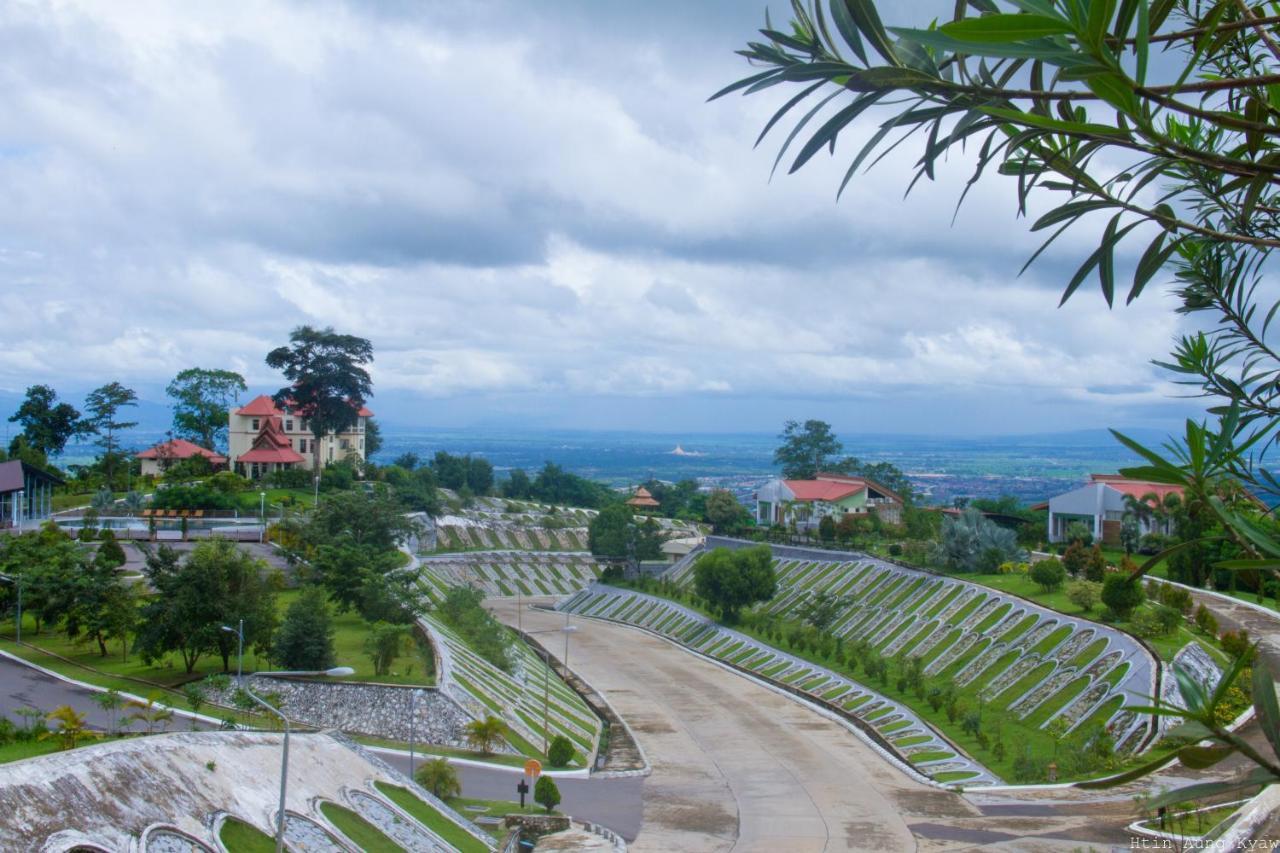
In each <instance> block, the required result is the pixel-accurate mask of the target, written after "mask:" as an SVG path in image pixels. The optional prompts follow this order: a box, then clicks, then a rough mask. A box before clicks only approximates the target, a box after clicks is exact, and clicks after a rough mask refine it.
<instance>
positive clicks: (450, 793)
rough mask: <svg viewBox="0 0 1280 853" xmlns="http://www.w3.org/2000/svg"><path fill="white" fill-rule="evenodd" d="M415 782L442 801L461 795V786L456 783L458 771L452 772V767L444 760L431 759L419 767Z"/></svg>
mask: <svg viewBox="0 0 1280 853" xmlns="http://www.w3.org/2000/svg"><path fill="white" fill-rule="evenodd" d="M417 780H418V784H419V785H421V786H422V787H424V788H426V789H427V790H428V791H430V792H431V793H433V794H435V795H436V796H437V797H439V798H440V799H442V800H444V799H448V798H449V797H456V796H458V795H459V794H461V793H462V785H461V783H459V782H458V771H456V770H454V769H453V765H451V764H450V763H449V761H448V759H445V758H433V759H431V760H430V761H428V762H427V763H425V764H423V765H422V766H421V767H419V768H418V772H417Z"/></svg>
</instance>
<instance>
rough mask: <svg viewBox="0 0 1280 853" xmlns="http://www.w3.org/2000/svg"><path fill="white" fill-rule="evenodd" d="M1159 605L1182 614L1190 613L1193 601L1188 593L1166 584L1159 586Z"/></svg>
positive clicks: (1193, 604) (1180, 588)
mask: <svg viewBox="0 0 1280 853" xmlns="http://www.w3.org/2000/svg"><path fill="white" fill-rule="evenodd" d="M1160 603H1161V604H1163V605H1165V606H1166V607H1172V608H1173V609H1174V610H1177V611H1178V612H1179V613H1184V614H1185V613H1190V612H1191V608H1192V607H1194V606H1195V600H1194V599H1192V598H1191V593H1190V592H1189V591H1187V590H1185V589H1183V588H1182V587H1180V586H1173V585H1172V584H1167V583H1163V584H1160Z"/></svg>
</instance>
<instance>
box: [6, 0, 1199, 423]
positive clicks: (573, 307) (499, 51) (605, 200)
mask: <svg viewBox="0 0 1280 853" xmlns="http://www.w3.org/2000/svg"><path fill="white" fill-rule="evenodd" d="M939 5H941V6H943V7H946V6H949V5H950V4H949V3H941V4H939V3H937V2H934V3H928V2H914V3H909V2H895V3H893V4H891V6H892V7H893V8H894V9H895V12H894V14H895V15H896V17H895V18H894V19H893V20H891V21H890V22H891V23H923V22H925V21H927V18H928V16H929V15H930V14H932V11H930V10H931V8H932V7H937V6H939ZM775 6H778V4H775ZM775 14H777V15H778V16H779V17H782V9H781V8H775ZM762 19H763V6H762V4H758V3H757V4H752V3H742V2H740V0H716V2H712V0H702V2H698V3H689V2H676V0H662V1H661V2H657V1H656V0H655V1H653V2H646V3H625V4H624V3H612V2H608V3H606V2H598V0H556V2H539V3H534V2H529V0H524V2H517V0H510V2H502V0H462V2H453V3H443V2H417V0H403V2H384V3H372V2H359V3H357V2H351V3H342V2H336V0H320V2H316V0H307V2H301V0H299V2H277V0H261V2H254V3H252V4H249V3H203V4H194V3H178V2H168V3H159V2H156V3H152V2H144V0H134V2H130V3H101V2H73V0H65V1H64V0H59V1H58V2H44V1H43V0H40V2H22V0H14V2H9V3H5V4H3V6H0V41H2V44H0V47H2V49H0V188H2V189H3V195H4V198H5V200H6V203H5V204H4V205H3V206H0V316H3V317H4V318H5V319H4V321H3V324H2V326H0V327H2V328H3V332H2V333H0V340H2V341H3V343H4V348H5V352H6V358H5V359H3V360H2V361H0V394H4V393H5V392H9V393H20V392H21V390H22V389H23V388H24V387H25V386H27V385H29V384H32V383H35V382H47V383H50V384H53V385H54V386H55V387H57V388H58V389H59V390H60V391H62V392H63V393H64V395H65V396H69V397H71V398H72V399H73V400H74V399H77V398H78V397H79V395H81V394H82V393H83V392H84V391H85V390H87V389H88V388H90V387H93V386H94V385H97V384H101V383H102V382H104V381H107V380H110V379H118V380H120V381H122V382H125V383H126V384H128V385H131V386H133V387H135V388H137V389H138V390H139V392H140V393H141V394H142V395H143V396H144V397H145V398H149V399H153V400H156V401H162V400H163V390H162V389H163V387H164V385H165V383H166V382H167V381H168V380H169V378H171V377H172V376H173V375H174V374H175V373H176V372H177V371H179V370H181V369H183V368H186V367H190V366H208V367H215V366H216V367H227V368H232V369H235V370H239V371H241V372H242V373H243V374H244V375H245V376H246V377H248V379H249V381H250V383H251V385H253V386H254V388H255V389H261V390H268V391H270V390H274V389H275V388H276V387H278V385H279V379H278V377H276V376H274V375H273V373H272V372H271V371H270V370H269V369H267V368H266V366H265V365H264V364H263V356H264V355H265V353H266V352H267V350H269V349H270V348H272V347H274V346H276V345H278V344H280V343H283V342H284V341H285V340H286V338H287V336H288V333H289V330H290V329H291V328H293V327H294V326H296V325H299V324H303V323H307V324H313V325H333V326H335V327H337V328H338V329H339V330H341V331H346V332H351V333H355V334H359V335H363V336H365V337H368V338H371V339H372V340H373V342H374V345H375V347H376V349H377V361H376V364H375V365H374V378H375V382H376V386H377V398H376V401H375V406H374V407H375V408H376V409H377V410H378V411H379V413H380V414H381V415H382V416H383V418H384V421H385V422H387V423H388V424H389V425H393V426H394V425H414V424H417V425H432V426H466V425H480V424H488V425H504V426H512V425H522V424H524V425H534V426H539V425H541V426H555V427H573V426H582V427H597V428H628V429H631V428H648V429H656V430H662V431H677V432H678V431H684V430H687V431H737V430H749V431H754V430H775V429H776V428H777V427H778V425H779V424H780V422H781V421H782V420H783V419H785V418H788V417H796V418H805V417H821V418H825V419H827V420H829V421H831V422H833V423H834V424H835V425H836V426H837V427H838V428H840V429H841V430H843V431H846V432H857V431H890V430H901V431H907V432H923V433H939V434H951V433H954V434H962V433H969V434H972V433H1008V432H1029V431H1042V430H1064V429H1074V428H1093V427H1101V426H1108V425H1122V426H1154V427H1165V426H1169V425H1171V424H1173V423H1174V422H1175V420H1176V419H1177V418H1180V417H1182V416H1183V415H1185V414H1186V413H1188V412H1191V411H1195V409H1196V407H1195V406H1194V405H1193V404H1192V403H1189V402H1187V401H1185V400H1179V399H1175V398H1174V396H1173V395H1174V394H1175V391H1174V389H1173V387H1172V386H1170V385H1168V384H1167V379H1166V377H1165V376H1163V375H1162V374H1161V372H1160V371H1159V370H1157V369H1156V368H1153V367H1151V366H1150V365H1149V364H1148V361H1149V359H1151V358H1153V357H1160V356H1162V355H1164V354H1165V353H1166V352H1167V351H1168V348H1169V345H1170V341H1171V339H1172V338H1173V336H1174V335H1175V334H1176V332H1177V321H1176V320H1175V318H1174V316H1173V314H1172V312H1171V311H1170V305H1169V303H1168V301H1167V300H1166V299H1164V298H1163V297H1162V296H1161V295H1160V294H1159V293H1156V292H1151V293H1150V295H1149V296H1146V297H1144V298H1143V299H1142V300H1140V301H1139V302H1138V303H1137V304H1136V305H1135V306H1133V307H1130V308H1117V309H1116V310H1108V309H1107V308H1106V306H1105V304H1104V303H1103V302H1102V299H1101V297H1100V296H1098V295H1097V293H1096V290H1090V291H1089V292H1087V293H1082V294H1081V296H1079V297H1077V298H1076V299H1074V300H1072V302H1071V303H1069V304H1068V306H1067V307H1065V308H1063V309H1057V308H1056V307H1055V306H1056V305H1057V301H1058V296H1059V294H1060V291H1061V287H1062V282H1063V275H1064V272H1065V274H1068V275H1069V272H1070V270H1071V269H1073V268H1074V267H1073V266H1072V262H1073V261H1078V260H1079V258H1080V257H1082V254H1081V253H1082V252H1085V253H1087V248H1086V247H1087V246H1088V245H1089V239H1090V236H1091V235H1089V234H1085V233H1081V234H1079V235H1073V236H1072V237H1069V238H1064V239H1063V240H1062V241H1061V243H1060V245H1059V246H1058V247H1057V248H1056V249H1055V250H1054V251H1055V254H1052V255H1050V256H1048V257H1047V259H1046V260H1045V262H1043V263H1041V264H1039V265H1037V266H1036V267H1035V268H1033V270H1032V271H1031V272H1030V273H1028V274H1027V275H1024V276H1023V277H1021V278H1018V277H1017V276H1016V273H1017V270H1018V268H1019V267H1020V266H1021V264H1022V262H1023V261H1024V260H1025V259H1026V258H1027V257H1028V256H1029V254H1030V253H1031V252H1032V251H1034V248H1035V246H1036V245H1037V244H1036V242H1035V240H1034V238H1032V237H1031V236H1029V235H1028V234H1027V233H1026V224H1025V222H1023V221H1020V220H1018V219H1017V218H1016V217H1015V209H1014V204H1013V189H1012V187H1011V186H1009V185H1008V184H1006V183H1003V182H1000V181H996V182H986V183H984V184H983V185H981V186H980V187H979V188H978V189H977V190H976V191H975V192H974V193H973V194H971V197H970V199H969V201H968V202H967V203H966V206H965V207H964V208H963V209H962V211H961V214H960V217H959V219H958V220H957V221H956V222H955V224H954V225H953V224H952V223H951V217H952V212H953V207H954V202H955V200H956V197H957V192H958V188H959V187H960V186H961V185H962V182H963V179H964V178H965V177H967V171H966V170H965V169H964V164H963V163H957V164H955V168H953V169H951V170H949V171H948V172H947V173H946V174H944V175H943V176H942V179H941V180H940V181H939V182H938V183H937V184H936V185H931V186H924V187H921V188H918V189H917V191H916V192H915V193H913V195H912V196H911V197H910V198H908V199H906V200H903V197H902V196H903V190H904V188H905V186H906V182H907V179H906V178H905V177H904V176H905V175H906V174H907V170H909V168H910V163H911V159H912V158H911V152H910V151H904V152H903V153H902V155H901V156H894V157H890V158H888V159H887V160H886V161H884V162H883V163H882V164H881V165H880V166H878V167H877V168H876V169H875V170H873V171H871V172H870V173H869V174H867V175H865V176H863V177H861V178H859V179H858V180H856V181H855V183H854V184H853V185H852V188H851V190H850V191H848V192H847V193H846V194H845V196H844V198H843V199H842V200H841V201H839V202H838V203H837V201H836V199H835V193H834V189H835V185H836V183H837V182H838V180H839V177H840V176H841V175H842V174H843V169H844V165H843V163H845V162H847V159H846V158H847V157H848V156H849V152H850V151H851V150H856V140H855V139H852V138H851V139H847V140H844V141H843V142H842V144H841V145H840V147H839V149H838V151H837V157H836V159H835V160H834V161H825V160H826V158H825V157H823V158H820V159H822V160H824V161H825V162H817V161H815V163H814V164H812V165H811V166H810V167H806V169H805V170H803V171H802V172H801V173H799V174H797V175H793V176H790V177H786V176H783V175H781V174H780V175H779V176H777V177H775V178H774V179H773V180H772V182H771V181H770V180H769V169H770V166H771V165H772V160H773V156H774V154H775V153H776V147H775V146H776V141H775V143H773V144H771V143H769V142H766V143H765V144H764V145H763V146H761V148H760V149H759V150H754V151H753V150H752V142H753V141H754V139H755V137H756V134H757V133H758V131H759V129H760V127H761V126H762V125H763V123H764V121H765V120H767V118H768V116H769V115H770V114H771V112H772V109H773V108H775V107H776V106H777V105H778V103H779V102H780V101H779V98H778V97H777V96H774V95H762V96H755V97H752V98H746V99H744V98H738V97H733V98H729V99H725V100H721V101H717V102H715V103H711V104H708V103H706V98H707V96H708V95H709V94H711V93H712V92H714V91H715V90H716V89H718V88H720V87H721V86H723V85H725V84H726V83H728V82H731V81H732V80H735V79H737V78H738V77H740V76H744V74H745V73H749V69H748V68H747V66H746V65H745V63H743V61H742V60H741V59H740V58H739V57H736V56H734V54H733V50H734V49H736V48H738V47H740V46H742V44H743V43H744V42H745V41H746V40H747V39H749V38H751V37H752V35H753V32H754V28H755V27H757V26H759V25H760V24H761V23H762ZM782 97H786V96H785V95H783V96H782ZM871 126H872V123H871V122H870V121H869V122H868V124H867V125H866V127H871ZM860 132H863V133H866V132H868V131H866V130H865V128H864V129H862V130H861V131H860Z"/></svg>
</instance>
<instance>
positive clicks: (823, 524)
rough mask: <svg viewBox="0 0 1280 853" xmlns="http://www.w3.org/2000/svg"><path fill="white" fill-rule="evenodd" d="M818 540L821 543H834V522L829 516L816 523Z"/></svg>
mask: <svg viewBox="0 0 1280 853" xmlns="http://www.w3.org/2000/svg"><path fill="white" fill-rule="evenodd" d="M818 538H819V539H821V540H822V541H823V542H834V541H835V538H836V522H835V520H834V519H833V518H832V517H831V516H829V515H824V516H823V517H822V520H821V521H819V522H818Z"/></svg>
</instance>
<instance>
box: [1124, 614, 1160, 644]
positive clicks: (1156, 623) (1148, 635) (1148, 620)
mask: <svg viewBox="0 0 1280 853" xmlns="http://www.w3.org/2000/svg"><path fill="white" fill-rule="evenodd" d="M1129 627H1130V628H1131V629H1132V630H1133V633H1135V634H1137V635H1138V636H1139V637H1142V638H1143V639H1147V640H1150V639H1152V638H1154V637H1160V636H1163V635H1164V634H1165V630H1164V628H1163V627H1162V626H1161V624H1160V618H1159V617H1158V616H1157V615H1156V614H1155V611H1153V610H1139V611H1138V612H1137V613H1135V614H1134V615H1133V621H1132V622H1131V623H1130V625H1129Z"/></svg>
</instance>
